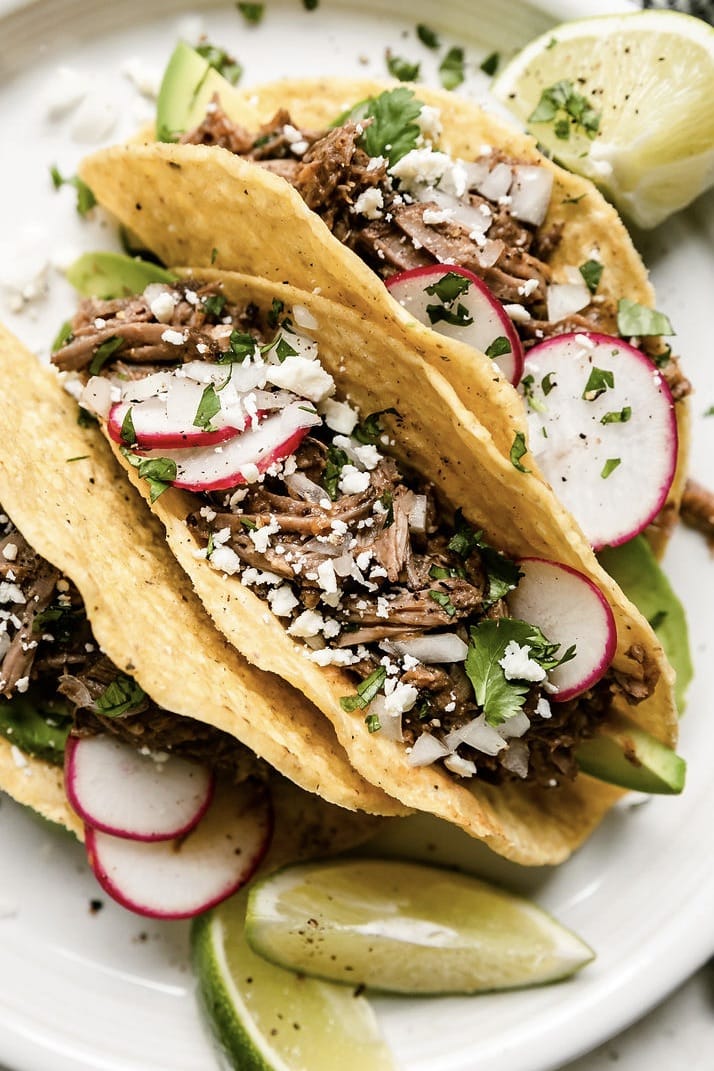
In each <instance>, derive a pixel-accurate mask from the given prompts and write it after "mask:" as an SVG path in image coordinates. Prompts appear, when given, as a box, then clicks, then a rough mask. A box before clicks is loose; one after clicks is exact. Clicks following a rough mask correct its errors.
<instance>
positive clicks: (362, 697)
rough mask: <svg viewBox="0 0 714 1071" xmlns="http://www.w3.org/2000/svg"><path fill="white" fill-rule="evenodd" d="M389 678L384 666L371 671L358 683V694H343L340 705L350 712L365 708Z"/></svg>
mask: <svg viewBox="0 0 714 1071" xmlns="http://www.w3.org/2000/svg"><path fill="white" fill-rule="evenodd" d="M386 679H387V670H386V669H385V667H384V666H379V667H378V668H377V669H375V671H374V672H373V673H370V675H369V676H368V677H365V679H364V680H363V681H362V682H361V683H360V684H358V685H357V694H356V695H343V696H342V698H341V699H340V706H341V707H342V709H343V710H346V711H347V712H348V713H350V711H353V710H357V709H359V710H364V708H365V707H367V706H369V704H370V703H371V702H372V700H373V699H374V697H375V696H376V695H377V693H378V692H379V690H380V688H381V687H382V685H383V684H384V682H385V680H386Z"/></svg>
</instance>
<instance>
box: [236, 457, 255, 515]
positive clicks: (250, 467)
mask: <svg viewBox="0 0 714 1071" xmlns="http://www.w3.org/2000/svg"><path fill="white" fill-rule="evenodd" d="M239 472H240V474H241V476H242V477H243V479H244V480H245V482H246V483H256V481H257V480H259V479H260V469H259V468H258V466H257V465H254V464H253V462H252V461H249V462H248V464H247V465H243V466H241V468H240V469H239ZM236 493H238V492H236ZM243 497H245V496H243ZM239 501H241V499H239ZM232 504H233V499H231V505H232Z"/></svg>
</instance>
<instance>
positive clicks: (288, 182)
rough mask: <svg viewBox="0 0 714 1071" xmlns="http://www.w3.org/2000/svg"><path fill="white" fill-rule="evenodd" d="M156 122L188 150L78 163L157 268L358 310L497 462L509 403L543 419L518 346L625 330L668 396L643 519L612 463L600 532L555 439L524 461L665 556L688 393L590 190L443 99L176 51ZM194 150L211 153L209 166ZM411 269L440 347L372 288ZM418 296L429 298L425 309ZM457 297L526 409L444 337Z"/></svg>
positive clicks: (630, 264) (491, 122)
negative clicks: (485, 434) (481, 438)
mask: <svg viewBox="0 0 714 1071" xmlns="http://www.w3.org/2000/svg"><path fill="white" fill-rule="evenodd" d="M157 126H158V133H159V136H161V137H163V138H165V139H167V140H177V139H178V140H180V141H182V142H184V143H189V144H194V145H196V146H198V148H197V149H196V150H195V151H194V153H191V152H190V151H189V152H188V153H187V152H185V151H184V150H181V149H179V150H171V149H170V148H169V147H167V148H166V149H162V150H159V151H158V152H154V153H153V154H152V153H151V152H150V151H148V155H146V153H147V150H146V149H142V148H141V147H140V146H132V147H128V148H117V149H111V150H108V151H104V152H100V153H98V154H95V155H94V156H93V157H90V158H89V159H88V160H86V161H85V162H84V164H83V165H82V168H81V174H82V176H83V178H84V179H85V180H86V181H87V182H88V184H89V185H90V186H91V188H92V189H93V190H94V192H95V194H96V196H97V197H98V199H99V200H100V202H101V203H102V204H104V205H105V206H107V207H108V208H110V209H111V210H112V211H113V212H114V213H115V214H117V215H118V217H119V219H120V220H121V222H122V223H123V224H124V225H125V226H127V227H128V228H129V229H130V230H131V231H134V232H135V233H136V234H137V235H138V236H139V238H140V241H141V242H142V243H144V244H145V245H146V246H148V247H149V248H150V249H152V250H153V251H154V252H155V253H157V254H158V255H159V256H160V257H161V258H162V260H163V261H164V262H165V263H168V264H178V263H183V264H191V265H193V266H194V267H203V266H208V265H209V264H212V265H214V266H215V267H221V268H227V269H229V270H236V271H241V272H246V273H248V274H252V275H260V276H264V277H266V278H272V279H278V280H282V279H283V278H288V279H289V280H290V281H291V282H292V283H293V284H294V285H297V286H299V287H301V288H302V289H306V290H313V289H315V288H317V289H318V292H319V293H321V294H322V295H323V296H326V297H329V298H333V299H334V300H336V301H338V302H341V303H344V304H346V305H348V306H350V307H352V308H354V309H356V310H359V311H360V312H361V313H362V314H364V315H366V316H369V317H371V318H372V319H373V320H374V322H375V323H380V324H383V325H384V328H385V330H387V331H389V332H391V333H392V334H395V335H396V336H397V337H399V338H400V339H401V341H402V342H403V343H404V344H405V345H407V344H409V345H411V346H412V347H413V348H415V350H416V351H417V352H418V353H419V354H420V356H422V357H423V358H424V359H425V360H426V361H427V362H428V363H430V364H432V365H433V366H435V367H437V368H438V369H439V370H440V371H441V372H442V374H443V375H444V376H445V378H447V379H448V381H449V382H450V384H451V386H452V387H453V388H454V390H455V391H456V393H457V395H458V396H459V398H460V400H461V401H462V402H463V403H464V405H465V406H466V407H467V408H468V409H470V410H471V411H472V412H474V413H475V414H476V415H477V416H478V418H479V420H480V421H481V422H482V423H483V424H485V425H486V426H487V427H488V429H489V431H490V432H491V434H492V436H493V438H494V441H495V442H496V444H497V446H498V447H499V448H500V449H501V451H502V452H503V453H506V454H508V452H509V451H510V449H511V446H512V443H513V439H514V436H515V435H516V434H517V433H518V431H519V429H521V428H523V427H524V425H525V416H524V412H523V403H524V401H526V403H527V405H528V407H529V409H530V415H531V416H534V413H533V412H532V409H535V408H540V409H542V408H543V399H542V398H540V399H539V398H538V396H537V392H536V393H535V395H534V392H533V389H532V385H533V378H534V377H533V375H532V374H526V375H522V373H523V366H522V352H523V351H524V350H525V351H526V352H528V351H530V350H531V349H532V348H534V347H538V346H540V345H541V344H542V343H543V342H544V341H547V340H548V339H549V338H551V337H553V336H554V335H562V334H568V335H569V336H574V337H576V338H577V337H580V336H582V334H583V333H596V334H597V335H605V336H607V337H608V338H630V339H631V338H632V336H633V335H637V336H639V338H638V341H639V346H640V348H641V350H642V352H643V353H644V354H645V355H646V357H647V359H648V360H651V361H652V362H654V363H656V364H657V365H658V367H659V368H660V370H661V374H662V377H663V379H664V380H665V381H666V384H667V385H668V386H667V385H665V386H664V387H663V390H666V391H669V390H671V395H672V398H673V399H674V402H675V412H676V418H677V432H678V434H677V436H676V437H673V438H672V441H671V443H670V444H669V447H668V449H669V453H670V456H669V458H668V459H667V464H666V465H665V469H666V471H665V472H664V473H663V475H662V476H653V478H652V485H651V493H650V496H649V501H648V509H646V510H644V511H640V512H639V514H637V512H636V511H635V513H634V514H633V516H632V517H631V518H630V517H629V516H628V510H627V501H628V500H629V499H630V498H631V496H629V495H627V494H625V495H624V503H625V504H624V506H623V499H620V500H619V502H618V500H617V498H616V497H615V498H613V497H612V496H613V495H616V492H617V483H618V481H620V482H622V477H623V472H622V470H621V471H620V473H618V476H617V478H616V479H615V480H610V481H609V482H605V481H603V480H601V479H600V467H599V466H598V468H597V469H596V470H594V471H593V478H592V481H591V483H590V484H588V491H587V494H588V496H589V497H597V496H599V495H600V496H602V505H601V506H600V504H598V508H597V509H596V511H595V512H596V515H597V516H598V519H599V518H601V517H602V516H603V514H609V515H610V516H611V517H613V518H614V520H612V521H611V522H610V523H609V524H608V525H607V526H606V527H605V529H604V530H603V531H601V530H600V525H599V524H596V525H591V524H590V522H589V518H588V510H587V508H585V509H583V510H581V508H580V505H581V501H582V499H583V498H584V497H585V491H584V490H583V486H584V475H585V474H584V472H582V473H581V478H580V481H579V483H578V484H577V485H576V484H575V483H574V482H573V481H569V482H568V484H567V486H566V485H564V484H563V482H562V481H561V478H560V472H559V469H558V465H557V460H556V461H555V462H553V461H552V460H551V457H552V454H551V453H550V452H549V449H550V450H552V451H553V453H554V452H555V440H554V439H553V442H552V444H548V443H546V442H544V441H543V440H542V439H540V430H541V429H540V427H538V426H537V427H536V428H535V429H534V430H535V431H536V432H537V433H538V435H539V439H538V441H537V443H536V445H537V447H538V455H537V460H538V462H539V463H540V465H541V467H542V468H543V471H544V473H545V475H546V477H547V478H548V479H549V480H550V482H551V483H552V484H553V485H554V486H555V487H556V489H557V490H558V493H560V494H561V495H562V496H563V497H564V501H565V503H566V505H568V506H569V508H570V509H571V511H572V512H573V513H574V514H575V516H576V518H577V519H578V521H579V522H580V523H581V526H582V527H583V528H584V531H585V533H586V535H587V536H588V537H589V538H590V541H591V542H592V543H593V545H594V546H596V547H597V548H599V547H600V546H602V545H607V544H615V543H616V542H622V541H624V540H626V539H627V538H631V537H632V536H633V535H636V534H637V532H638V531H640V530H642V529H643V528H645V527H646V528H647V535H648V538H649V539H650V541H651V542H652V544H653V546H654V548H655V550H656V552H657V553H658V554H661V553H662V551H663V549H664V546H665V543H666V540H667V537H668V535H669V534H670V533H671V530H672V528H673V526H674V524H675V523H676V519H677V516H678V511H679V504H680V500H681V495H682V491H683V487H684V482H685V478H686V456H687V448H688V410H687V403H686V397H687V394H688V392H689V389H690V387H689V384H688V382H687V380H686V378H685V377H684V375H683V374H682V371H681V369H680V366H679V362H678V361H677V359H676V358H674V357H673V356H672V354H671V351H670V350H669V348H668V347H667V346H665V344H664V342H663V339H662V337H661V333H662V331H663V330H664V331H667V330H669V329H668V327H667V325H666V321H665V319H664V318H663V317H661V316H655V315H653V314H652V311H651V306H652V305H653V302H654V294H653V290H652V287H651V285H650V283H649V281H648V279H647V273H646V270H645V268H644V266H643V264H642V261H641V260H640V258H639V255H638V254H637V252H636V250H635V249H634V246H633V245H632V242H631V240H630V238H629V235H628V233H627V231H626V229H625V227H624V224H623V223H622V221H621V220H620V218H619V217H618V215H617V213H616V211H615V210H614V208H612V206H610V205H609V204H608V203H607V202H606V201H605V200H604V199H603V197H602V196H601V194H600V193H599V192H598V191H597V190H596V189H595V187H594V186H592V184H591V183H589V182H588V181H587V180H584V179H581V178H579V177H578V176H575V175H572V174H570V173H568V172H566V171H564V170H563V169H562V168H560V167H558V166H557V165H555V164H554V163H552V162H551V161H550V160H548V159H546V158H545V157H543V156H542V155H541V154H540V153H539V152H538V151H537V149H536V146H535V142H534V140H533V139H532V138H530V137H527V136H525V135H523V134H520V133H518V132H516V131H514V130H513V129H512V128H511V127H509V126H507V125H506V124H505V123H503V122H502V121H500V120H497V119H495V118H494V117H493V116H492V115H489V114H488V113H486V112H484V111H483V110H481V109H480V108H478V107H477V106H475V105H474V104H472V103H471V102H467V101H464V100H461V99H459V98H458V97H455V96H454V95H452V94H449V93H445V92H442V91H435V90H431V89H428V88H426V87H422V86H419V87H416V88H415V89H414V91H412V90H411V89H408V88H406V87H405V86H399V87H397V88H394V87H393V86H386V85H383V84H381V83H378V82H374V81H369V80H363V81H344V80H339V79H329V80H325V79H323V80H310V81H284V82H278V83H274V84H271V85H267V86H259V87H251V89H250V90H245V91H240V90H236V89H235V88H234V87H233V86H230V85H229V84H228V83H227V82H225V80H223V79H222V78H221V77H220V75H219V74H218V73H217V72H216V71H215V70H212V69H209V68H208V66H207V64H206V61H205V60H204V59H203V58H202V57H200V56H198V55H197V54H196V53H194V52H193V51H192V50H191V49H189V48H188V47H187V46H185V45H180V46H179V47H178V48H177V49H176V52H175V54H174V56H173V57H172V60H171V62H170V64H169V67H168V69H167V73H166V76H165V79H164V85H163V88H162V94H161V98H160V102H159V113H158V123H157ZM201 146H210V147H212V148H216V147H217V148H218V149H221V150H223V151H220V152H214V151H212V152H211V155H210V157H207V156H205V155H204V154H203V153H201V148H200V147H201ZM437 150H438V151H437ZM229 153H230V156H229ZM231 157H232V159H231ZM465 162H466V163H465ZM125 164H126V165H128V166H125ZM256 169H260V174H258V175H256V173H255V172H256ZM169 170H170V171H171V173H170V174H169V173H168V172H169ZM199 175H200V176H201V179H200V180H199ZM169 183H171V185H172V186H174V187H176V192H175V193H174V196H173V197H172V198H169V199H168V201H167V200H166V199H164V198H162V196H161V191H162V190H163V189H166V188H167V187H168V185H169ZM192 189H193V193H194V195H195V197H196V198H197V207H198V210H196V207H194V205H193V204H192V203H191V196H192V195H191V190H192ZM179 191H180V192H179ZM175 198H180V199H181V200H180V203H181V207H182V211H183V212H184V213H191V217H192V226H191V228H186V229H183V228H181V227H180V226H177V224H176V221H175V218H174V217H172V216H171V213H170V211H169V201H170V203H171V205H172V206H176V205H177V204H178V203H179V201H178V200H176V199H175ZM226 203H230V204H231V224H230V226H229V227H227V228H226V227H222V228H220V229H219V228H216V227H215V225H214V221H215V220H216V219H219V218H221V216H222V211H223V209H224V206H225V204H226ZM147 208H148V212H147ZM256 220H259V221H260V225H259V226H256ZM278 250H279V253H278ZM439 265H443V266H444V268H443V270H444V271H446V272H448V271H449V270H450V269H451V270H454V269H455V270H454V274H458V277H459V279H460V282H461V286H459V285H458V283H457V285H456V288H455V289H454V288H453V284H452V287H451V290H449V288H448V287H447V288H446V291H445V292H443V293H441V292H438V291H439V287H438V281H437V277H438V268H439ZM462 270H465V273H466V274H465V275H463V274H461V272H462ZM434 271H436V275H435V274H434ZM420 272H426V273H427V276H426V277H425V279H424V281H423V283H422V284H421V285H420V286H419V293H418V294H417V297H416V300H411V299H410V301H409V302H406V301H405V304H407V307H408V308H409V309H412V310H414V309H415V305H420V304H421V305H426V304H427V302H429V301H430V304H428V306H427V308H428V309H429V310H433V312H432V311H430V312H429V317H431V320H429V318H426V320H425V319H424V313H425V310H424V309H423V308H422V309H421V318H422V321H423V322H426V323H430V322H431V324H432V325H433V326H434V327H435V329H436V330H438V331H446V332H447V334H448V335H449V336H450V337H448V338H446V337H444V336H443V335H436V333H435V331H433V330H432V331H430V330H429V329H428V328H427V327H421V328H420V327H419V326H418V325H417V324H416V323H415V321H414V320H413V319H412V317H411V316H410V315H408V314H407V312H406V311H405V309H404V308H402V307H401V306H400V305H399V303H398V302H397V301H395V300H393V299H392V298H391V297H390V295H389V294H388V293H387V291H386V289H385V287H384V286H382V285H380V282H379V279H380V278H381V279H386V280H388V283H389V286H390V287H391V286H394V293H395V295H397V296H400V295H401V294H402V292H403V288H404V286H407V289H408V288H409V286H411V287H412V288H414V287H415V286H416V283H415V282H414V281H413V278H412V279H411V280H410V281H409V283H407V282H406V281H405V280H404V275H405V273H406V275H407V276H411V277H414V276H417V275H418V274H419V273H420ZM375 276H376V277H375ZM474 276H475V277H476V278H475V279H474V278H473V277H474ZM442 278H443V276H442ZM397 284H398V285H397ZM435 284H436V290H437V296H436V297H434V296H433V294H434V288H435ZM484 284H485V287H484ZM427 287H429V290H428V293H429V294H431V295H432V297H431V299H428V298H427V299H424V298H423V294H422V291H424V292H426V289H427ZM464 287H466V288H467V289H468V288H470V290H471V296H472V297H473V295H475V294H476V293H477V292H478V290H479V288H481V289H485V291H486V295H485V296H484V294H481V299H482V300H490V301H491V303H492V310H491V311H494V310H495V312H497V313H499V315H500V320H501V321H505V327H504V326H500V327H499V326H496V327H495V328H492V329H491V333H490V335H489V333H488V332H486V336H483V337H482V336H481V335H480V334H479V333H477V334H476V339H477V343H476V346H477V349H483V350H485V351H486V353H487V354H488V355H489V356H493V357H495V359H496V361H500V363H501V366H502V367H507V369H508V377H507V378H511V380H512V382H518V380H519V379H521V377H522V383H521V386H520V390H521V393H522V395H523V396H524V397H523V398H521V399H518V398H517V397H516V395H515V394H514V392H513V391H511V390H509V388H508V384H507V383H505V382H503V378H506V377H501V376H499V375H498V373H495V374H494V361H492V360H487V361H484V360H483V359H482V358H481V357H478V356H477V355H476V352H475V350H474V348H473V345H472V346H467V345H465V344H464V343H463V342H462V343H461V344H459V339H466V338H473V335H471V334H469V331H470V325H471V323H472V320H473V311H472V310H471V312H472V314H471V316H468V315H467V313H468V312H469V311H470V310H469V303H468V301H467V302H466V304H463V301H462V296H463V294H464ZM447 291H448V293H447ZM401 300H404V299H401ZM417 315H419V313H417ZM497 319H498V317H497ZM464 325H465V326H466V330H464V329H463V328H464ZM477 325H478V320H477ZM491 336H492V337H491ZM479 339H480V341H479ZM489 339H490V342H491V345H488V344H487V343H488V342H489ZM541 375H542V372H541ZM540 378H541V376H540V375H539V376H538V379H540ZM556 397H557V395H554V396H553V397H552V398H551V403H552V401H553V399H554V398H556ZM530 407H532V409H531V408H530ZM625 408H627V409H628V411H629V412H630V414H631V413H632V412H633V408H634V413H635V419H636V418H637V413H638V411H639V412H642V407H641V406H640V407H638V406H637V405H635V406H634V407H633V406H631V405H627V404H626V403H623V404H622V405H621V406H620V405H618V406H617V410H616V407H615V405H614V404H613V405H612V406H611V410H612V411H617V412H621V411H622V410H623V409H625ZM536 424H537V420H536ZM612 430H613V429H610V431H612ZM618 430H620V431H623V429H618ZM628 430H631V429H628ZM677 439H678V444H677ZM675 463H676V471H675ZM582 467H583V469H584V468H585V466H582ZM646 484H647V481H646V480H643V481H642V482H641V494H642V495H643V496H644V488H645V486H646ZM613 502H614V503H615V504H614V505H613Z"/></svg>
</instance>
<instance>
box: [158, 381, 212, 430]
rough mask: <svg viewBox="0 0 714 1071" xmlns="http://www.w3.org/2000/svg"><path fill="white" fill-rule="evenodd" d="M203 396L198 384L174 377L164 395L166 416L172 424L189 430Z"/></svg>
mask: <svg viewBox="0 0 714 1071" xmlns="http://www.w3.org/2000/svg"><path fill="white" fill-rule="evenodd" d="M202 396H203V388H202V387H201V385H200V383H196V382H195V381H194V380H192V379H186V378H179V377H178V376H174V377H173V379H172V380H171V386H170V387H169V390H168V393H167V394H166V415H167V417H168V419H169V421H170V422H171V423H172V424H176V425H178V426H179V427H182V428H190V427H191V425H192V424H193V422H194V420H195V419H196V413H197V412H198V407H199V405H200V403H201V398H202Z"/></svg>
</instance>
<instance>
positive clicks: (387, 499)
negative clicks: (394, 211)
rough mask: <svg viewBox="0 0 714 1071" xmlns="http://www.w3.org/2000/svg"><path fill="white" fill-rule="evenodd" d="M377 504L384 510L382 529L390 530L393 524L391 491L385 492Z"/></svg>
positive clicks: (392, 497) (392, 496)
mask: <svg viewBox="0 0 714 1071" xmlns="http://www.w3.org/2000/svg"><path fill="white" fill-rule="evenodd" d="M379 504H380V505H381V506H382V507H383V508H384V509H386V511H387V512H386V514H385V517H384V528H391V527H392V525H393V524H394V495H393V494H392V492H391V491H385V492H384V494H383V495H382V497H381V498H380V500H379Z"/></svg>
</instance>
